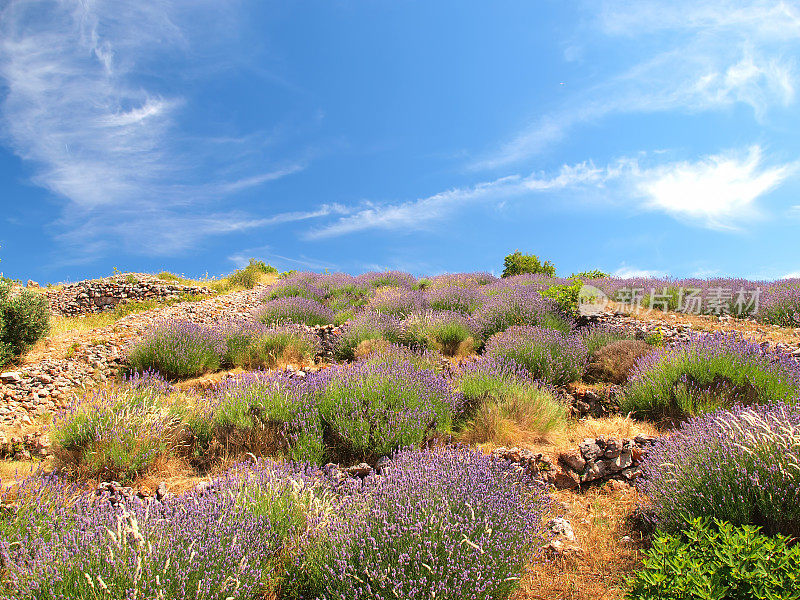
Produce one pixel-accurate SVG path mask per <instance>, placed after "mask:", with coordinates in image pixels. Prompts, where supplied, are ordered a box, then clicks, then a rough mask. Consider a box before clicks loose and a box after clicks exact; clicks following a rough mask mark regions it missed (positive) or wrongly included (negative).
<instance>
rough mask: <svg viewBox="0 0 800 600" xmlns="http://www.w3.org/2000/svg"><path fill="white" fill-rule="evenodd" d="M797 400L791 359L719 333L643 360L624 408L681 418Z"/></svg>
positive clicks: (799, 381) (799, 392)
mask: <svg viewBox="0 0 800 600" xmlns="http://www.w3.org/2000/svg"><path fill="white" fill-rule="evenodd" d="M798 396H800V369H798V367H797V364H796V363H794V361H792V359H791V358H789V357H787V356H785V355H783V354H778V353H775V352H772V351H769V350H767V349H764V348H762V347H761V346H759V345H758V344H756V343H754V342H750V341H748V340H746V339H744V338H743V337H741V336H739V335H736V334H724V333H715V334H706V335H703V336H701V337H700V338H697V339H694V340H692V341H691V342H689V343H686V344H683V345H682V346H679V347H676V348H672V349H665V350H660V351H656V352H653V353H651V354H650V355H647V356H645V357H643V358H642V359H640V360H639V361H638V362H637V364H636V367H635V368H634V371H633V373H632V374H631V376H630V378H629V384H628V386H627V388H626V390H625V395H624V396H623V399H622V402H621V407H622V410H623V411H624V412H635V413H636V414H637V415H639V416H641V417H647V418H651V419H663V418H667V419H682V418H686V417H688V416H695V415H698V414H701V413H703V412H707V411H711V410H715V409H717V408H722V407H731V406H733V405H734V404H737V403H741V404H767V403H771V402H785V401H791V402H794V401H795V399H796V398H798Z"/></svg>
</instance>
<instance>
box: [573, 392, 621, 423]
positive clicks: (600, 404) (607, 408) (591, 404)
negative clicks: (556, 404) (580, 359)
mask: <svg viewBox="0 0 800 600" xmlns="http://www.w3.org/2000/svg"><path fill="white" fill-rule="evenodd" d="M559 391H560V392H561V393H562V395H564V396H566V397H567V399H568V400H569V402H570V410H571V411H572V414H573V416H574V417H576V418H578V419H583V418H585V417H594V418H595V419H597V418H600V417H608V416H611V415H616V414H619V401H620V397H621V396H622V387H621V386H619V385H605V386H601V387H594V388H588V387H585V386H580V385H578V386H575V387H571V388H563V389H560V390H559Z"/></svg>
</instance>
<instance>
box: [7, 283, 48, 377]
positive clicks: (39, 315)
mask: <svg viewBox="0 0 800 600" xmlns="http://www.w3.org/2000/svg"><path fill="white" fill-rule="evenodd" d="M10 294H11V287H10V286H9V285H7V284H4V283H0V365H3V364H5V363H6V362H9V361H10V360H12V359H13V358H14V357H17V356H19V355H21V354H22V353H23V352H25V351H26V350H27V349H28V348H30V347H31V346H32V345H33V344H34V343H36V342H37V341H38V340H40V339H41V338H43V337H44V336H46V335H47V333H48V331H50V307H49V305H48V303H47V297H46V296H44V295H41V294H36V293H34V292H31V291H29V290H22V291H21V292H20V293H19V294H17V295H16V296H15V297H13V298H11V297H10Z"/></svg>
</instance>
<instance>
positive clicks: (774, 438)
mask: <svg viewBox="0 0 800 600" xmlns="http://www.w3.org/2000/svg"><path fill="white" fill-rule="evenodd" d="M642 473H643V477H642V479H641V480H640V483H639V487H640V489H641V491H642V492H643V493H644V494H645V495H646V496H647V498H648V500H649V506H650V508H651V509H652V510H653V512H654V514H655V517H656V523H657V525H658V526H659V527H662V528H664V529H669V530H674V529H677V528H679V527H681V525H682V524H683V521H684V519H687V518H693V517H700V516H702V517H709V518H711V517H713V518H717V519H720V520H723V521H729V522H731V523H733V524H735V525H759V526H761V527H763V528H764V530H765V531H766V532H767V533H770V534H775V533H782V534H784V535H789V536H795V537H796V536H797V535H800V408H798V406H790V405H787V404H784V403H780V402H778V403H775V404H771V405H767V406H750V407H744V406H735V407H733V408H732V409H731V410H720V411H716V412H713V413H709V414H706V415H704V416H702V417H698V418H694V419H690V420H689V421H687V422H685V423H683V424H682V425H681V427H680V429H679V430H678V431H676V432H674V433H672V434H670V435H668V436H665V437H663V438H661V439H659V440H658V441H657V442H656V444H655V446H654V447H653V448H652V449H651V450H650V453H649V455H648V456H647V459H646V460H645V462H644V463H643V465H642Z"/></svg>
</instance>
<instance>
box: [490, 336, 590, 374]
mask: <svg viewBox="0 0 800 600" xmlns="http://www.w3.org/2000/svg"><path fill="white" fill-rule="evenodd" d="M485 353H486V354H487V355H488V356H494V357H498V358H505V359H507V360H512V361H514V362H516V363H517V364H519V365H521V366H522V367H524V368H525V369H526V370H527V371H528V372H530V373H531V375H532V376H533V377H534V378H536V379H538V380H540V381H544V382H546V383H551V384H554V385H563V384H566V383H569V382H571V381H576V380H578V379H580V377H581V375H582V374H583V371H584V369H585V368H586V360H587V357H588V352H587V350H586V345H585V344H584V342H583V339H582V338H581V336H580V335H578V334H574V333H573V334H565V333H562V332H560V331H557V330H555V329H545V328H542V327H533V326H515V327H510V328H509V329H507V330H506V331H505V332H503V333H498V334H495V335H493V336H492V337H491V338H490V339H489V341H488V342H486V350H485Z"/></svg>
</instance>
